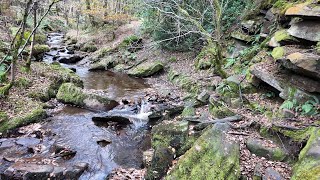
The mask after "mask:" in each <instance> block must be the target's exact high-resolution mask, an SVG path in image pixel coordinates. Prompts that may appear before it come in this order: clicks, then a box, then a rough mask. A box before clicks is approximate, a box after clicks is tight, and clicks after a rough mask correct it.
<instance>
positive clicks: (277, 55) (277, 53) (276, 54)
mask: <svg viewBox="0 0 320 180" xmlns="http://www.w3.org/2000/svg"><path fill="white" fill-rule="evenodd" d="M284 55H285V50H284V48H283V47H276V48H274V49H273V51H272V53H271V56H272V57H273V58H274V59H276V60H277V59H281V58H282V57H283V56H284Z"/></svg>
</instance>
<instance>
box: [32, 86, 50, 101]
mask: <svg viewBox="0 0 320 180" xmlns="http://www.w3.org/2000/svg"><path fill="white" fill-rule="evenodd" d="M28 97H29V98H33V99H35V100H39V101H43V102H46V101H49V100H50V98H51V97H52V96H50V93H49V90H48V89H47V88H43V89H41V90H40V91H37V92H35V91H30V92H29V93H28ZM54 97H55V96H54Z"/></svg>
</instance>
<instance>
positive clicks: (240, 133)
mask: <svg viewBox="0 0 320 180" xmlns="http://www.w3.org/2000/svg"><path fill="white" fill-rule="evenodd" d="M228 134H232V135H239V136H250V134H248V133H244V132H228Z"/></svg>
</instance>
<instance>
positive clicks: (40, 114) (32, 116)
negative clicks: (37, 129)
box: [0, 106, 47, 133]
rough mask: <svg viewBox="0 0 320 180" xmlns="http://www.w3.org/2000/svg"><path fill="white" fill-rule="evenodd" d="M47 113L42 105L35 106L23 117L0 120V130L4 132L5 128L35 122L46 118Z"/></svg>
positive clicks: (13, 127)
mask: <svg viewBox="0 0 320 180" xmlns="http://www.w3.org/2000/svg"><path fill="white" fill-rule="evenodd" d="M46 116H47V113H46V111H45V110H44V109H43V108H42V106H39V107H37V108H36V109H35V110H33V111H32V112H31V113H29V114H26V115H25V116H23V117H16V118H13V119H6V120H4V121H1V122H0V132H2V133H4V132H6V131H7V130H11V129H15V128H18V127H21V126H24V125H27V124H30V123H35V122H39V121H41V120H43V119H44V118H46Z"/></svg>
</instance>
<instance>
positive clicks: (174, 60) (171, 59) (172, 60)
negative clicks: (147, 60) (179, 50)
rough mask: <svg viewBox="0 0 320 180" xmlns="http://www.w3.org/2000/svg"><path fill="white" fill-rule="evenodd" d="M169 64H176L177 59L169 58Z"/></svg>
mask: <svg viewBox="0 0 320 180" xmlns="http://www.w3.org/2000/svg"><path fill="white" fill-rule="evenodd" d="M169 62H177V58H176V57H171V58H170V59H169Z"/></svg>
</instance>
